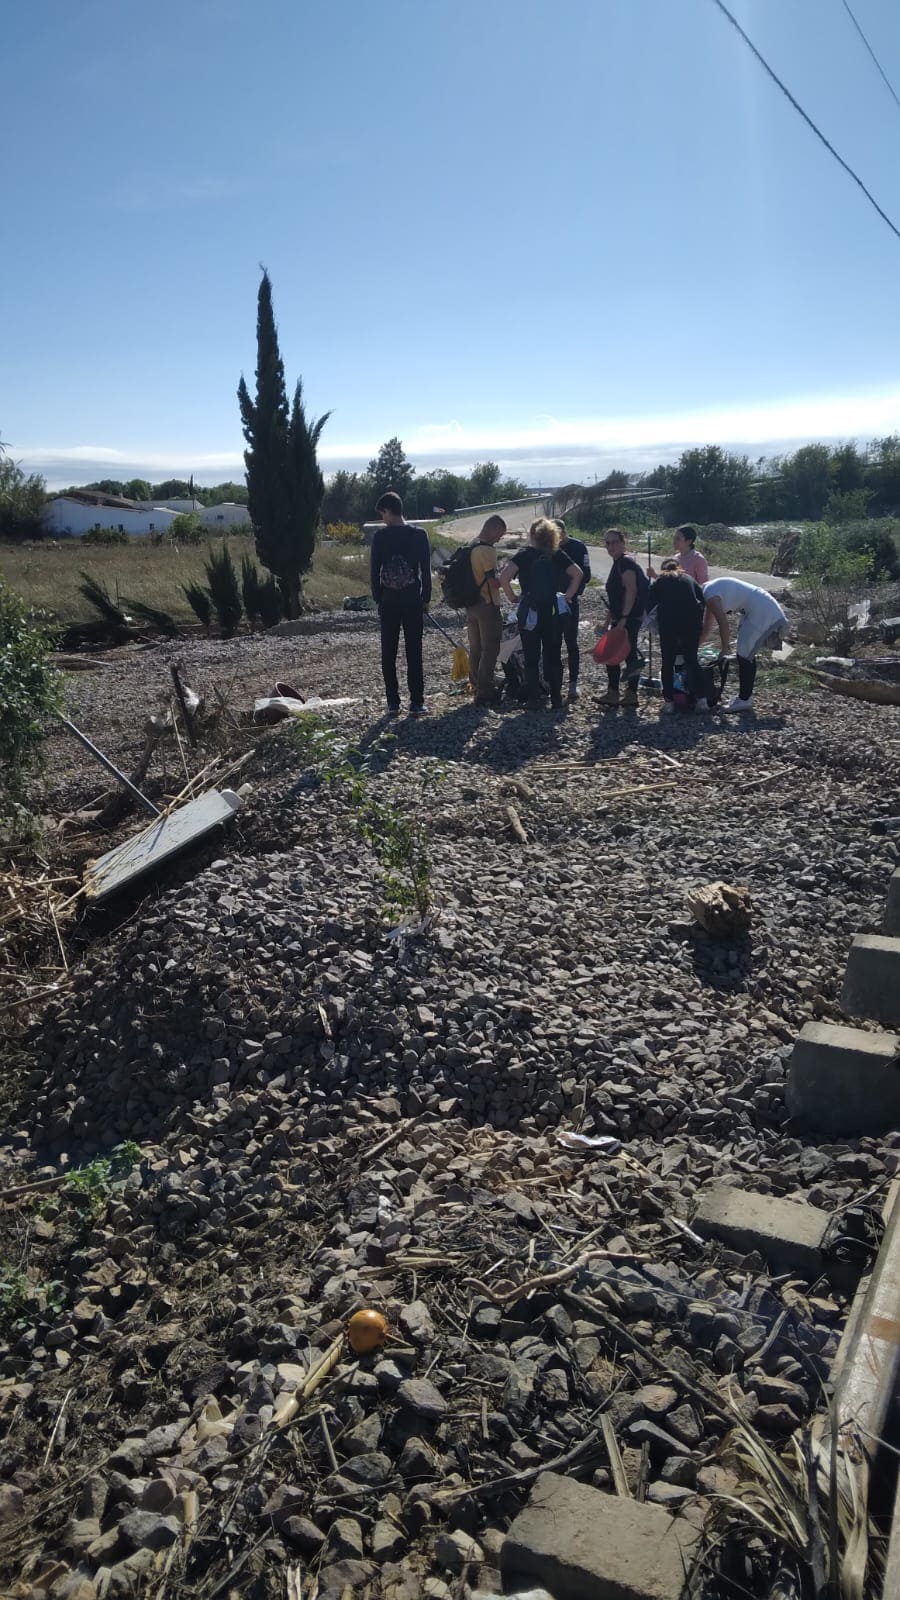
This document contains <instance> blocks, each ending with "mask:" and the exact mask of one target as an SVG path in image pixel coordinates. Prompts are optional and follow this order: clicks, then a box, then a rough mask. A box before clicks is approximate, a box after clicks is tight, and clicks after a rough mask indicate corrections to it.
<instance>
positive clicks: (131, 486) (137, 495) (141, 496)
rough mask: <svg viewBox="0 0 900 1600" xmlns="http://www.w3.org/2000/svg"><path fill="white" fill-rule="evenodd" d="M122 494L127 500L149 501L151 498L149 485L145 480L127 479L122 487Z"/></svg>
mask: <svg viewBox="0 0 900 1600" xmlns="http://www.w3.org/2000/svg"><path fill="white" fill-rule="evenodd" d="M122 493H123V494H124V496H125V498H126V499H127V500H149V499H150V498H151V494H150V485H149V483H148V482H147V479H146V478H129V480H128V482H127V483H124V484H123V485H122Z"/></svg>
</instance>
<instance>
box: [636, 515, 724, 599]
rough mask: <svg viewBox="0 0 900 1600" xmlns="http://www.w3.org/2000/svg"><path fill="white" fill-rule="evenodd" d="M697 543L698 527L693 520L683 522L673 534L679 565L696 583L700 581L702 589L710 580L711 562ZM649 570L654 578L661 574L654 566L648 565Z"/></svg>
mask: <svg viewBox="0 0 900 1600" xmlns="http://www.w3.org/2000/svg"><path fill="white" fill-rule="evenodd" d="M696 543H697V529H696V528H695V527H694V525H693V523H691V522H684V523H682V525H681V527H680V528H676V529H675V532H674V533H673V535H672V544H673V546H674V549H675V555H676V557H677V558H678V565H679V567H680V568H681V570H682V572H686V573H687V575H688V577H689V578H693V580H694V582H695V583H699V585H700V587H701V589H702V588H703V585H704V584H705V583H708V581H709V564H708V562H707V559H706V557H705V556H702V555H701V554H700V551H699V550H697V549H696V548H695V546H696ZM647 571H648V573H649V575H650V578H651V579H652V580H655V579H656V578H657V577H658V576H659V574H658V573H657V571H656V570H655V568H654V567H648V568H647Z"/></svg>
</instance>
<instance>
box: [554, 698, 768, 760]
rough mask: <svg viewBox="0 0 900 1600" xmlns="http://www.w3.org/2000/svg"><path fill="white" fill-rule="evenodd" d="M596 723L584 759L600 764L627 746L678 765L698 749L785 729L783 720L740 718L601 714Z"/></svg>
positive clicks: (612, 712) (719, 748)
mask: <svg viewBox="0 0 900 1600" xmlns="http://www.w3.org/2000/svg"><path fill="white" fill-rule="evenodd" d="M598 718H599V720H598V721H597V723H596V724H595V726H594V727H593V728H592V729H591V732H590V736H589V741H588V746H587V750H586V751H585V759H586V760H588V761H602V760H605V759H609V758H611V757H613V756H617V755H619V754H620V753H621V751H623V750H627V749H628V747H629V746H631V745H635V746H637V747H638V748H640V749H644V750H655V751H656V752H657V753H658V754H660V755H662V756H663V757H665V756H670V757H671V758H672V760H674V761H677V760H678V758H679V756H682V755H685V754H687V753H688V752H689V751H691V750H693V749H694V747H695V746H697V745H711V744H714V745H715V746H716V749H717V751H720V750H721V745H722V741H723V740H729V739H733V738H734V737H735V736H736V735H737V736H741V737H744V738H746V737H748V736H749V735H751V734H753V733H754V732H762V731H766V732H771V731H773V730H777V729H779V728H783V727H784V718H783V717H742V716H725V715H724V714H723V715H721V716H712V717H701V716H681V715H679V714H678V713H676V714H675V715H674V716H671V717H662V718H660V719H659V720H653V721H648V720H647V719H646V718H644V717H640V716H637V715H636V714H635V713H634V712H629V711H622V710H619V711H601V712H598Z"/></svg>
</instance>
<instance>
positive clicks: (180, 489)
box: [62, 478, 247, 506]
mask: <svg viewBox="0 0 900 1600" xmlns="http://www.w3.org/2000/svg"><path fill="white" fill-rule="evenodd" d="M72 489H74V490H76V491H77V490H84V489H96V490H97V492H98V493H99V494H117V495H120V496H121V498H122V499H123V500H149V501H151V502H154V503H157V504H158V503H159V501H160V500H191V499H194V500H196V502H197V504H198V506H221V505H224V504H225V503H226V502H227V503H228V504H229V505H236V506H245V505H246V504H247V485H246V484H245V483H216V484H214V485H213V487H212V488H211V489H201V488H200V487H198V485H197V484H191V483H190V482H189V481H188V479H186V478H164V479H163V481H162V483H149V482H148V481H147V479H146V478H124V479H123V478H99V479H98V480H97V482H96V483H73V484H70V486H69V489H64V490H63V491H62V492H63V494H68V493H69V492H70V490H72Z"/></svg>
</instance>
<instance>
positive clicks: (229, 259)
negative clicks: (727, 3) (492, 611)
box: [0, 0, 900, 484]
mask: <svg viewBox="0 0 900 1600" xmlns="http://www.w3.org/2000/svg"><path fill="white" fill-rule="evenodd" d="M853 4H854V10H855V12H856V15H857V16H858V18H859V20H860V23H861V24H862V26H863V27H864V29H865V30H866V32H867V34H868V37H869V39H870V41H871V42H872V44H873V46H874V48H875V49H876V51H877V52H878V54H879V56H880V59H881V61H882V63H883V65H884V67H885V69H886V70H887V72H888V75H889V76H890V77H891V78H892V79H893V81H894V83H895V86H897V87H898V91H900V6H898V5H897V3H896V0H853ZM732 6H733V9H734V10H735V12H736V14H737V16H738V17H739V19H740V21H741V22H742V24H743V25H744V26H745V27H746V28H747V31H748V32H749V33H750V34H751V36H752V37H753V38H754V40H755V41H756V43H757V44H758V46H759V48H760V49H761V50H762V51H763V53H764V54H765V55H766V56H767V57H768V58H769V59H770V60H771V62H772V64H773V66H774V67H775V69H776V70H777V71H778V72H780V73H781V75H782V76H783V77H784V78H785V80H786V81H787V83H788V85H789V87H790V88H791V89H792V91H793V93H794V94H795V95H796V96H797V98H798V99H799V100H800V102H801V104H803V105H804V106H805V108H806V109H807V110H808V112H809V113H810V115H811V116H813V117H814V119H815V120H817V121H818V122H819V124H820V126H821V127H822V128H823V130H824V132H825V133H826V134H827V135H828V137H829V138H830V139H831V140H832V142H833V143H834V144H835V145H836V147H837V148H838V149H839V150H840V152H841V153H842V154H843V155H844V157H845V159H846V160H848V161H849V162H850V164H851V165H852V166H854V167H856V169H857V170H858V171H859V173H860V175H861V176H862V178H863V179H864V181H865V182H866V183H867V185H868V186H869V188H870V189H871V190H872V191H873V192H874V194H875V196H876V198H877V199H878V200H879V202H880V204H881V205H882V206H883V207H884V209H885V210H886V211H887V212H888V213H889V214H891V215H892V216H893V217H894V220H895V221H897V223H898V225H900V109H898V108H897V106H896V105H895V104H894V102H893V101H892V99H891V97H890V95H889V93H888V91H887V89H886V88H885V86H884V85H883V83H882V82H881V79H880V78H879V77H878V74H877V72H876V69H875V67H874V65H873V64H872V62H871V60H870V59H869V57H868V56H867V55H866V53H865V50H864V48H863V45H862V43H861V41H860V40H859V38H858V37H857V35H856V34H855V32H854V30H853V27H852V23H851V21H850V18H849V17H848V16H847V13H846V11H845V9H844V7H843V5H842V3H841V0H732ZM3 43H4V58H5V67H4V95H3V103H2V106H0V132H2V135H3V141H2V147H3V149H4V153H5V161H4V167H5V170H4V208H3V209H4V215H5V218H6V220H7V223H8V224H9V223H11V226H8V227H7V229H6V230H4V231H5V233H6V236H7V237H6V243H5V245H4V248H3V250H2V252H0V305H2V307H3V311H2V339H0V433H2V436H3V438H4V440H6V441H8V442H9V443H10V445H11V447H12V449H13V453H14V454H15V455H16V456H17V457H18V458H20V459H22V460H23V461H25V462H26V464H28V465H31V466H35V467H38V468H39V469H40V470H43V471H44V472H45V473H46V475H47V477H48V480H49V481H50V483H51V484H59V483H68V482H77V481H85V480H86V479H88V478H90V477H93V476H97V475H104V476H116V477H118V476H131V475H132V474H133V473H136V472H140V473H143V474H145V475H147V476H150V477H162V476H164V475H167V474H169V473H170V472H178V473H182V472H184V473H187V472H188V471H190V470H193V471H194V472H195V474H196V476H197V478H198V480H199V481H215V480H217V479H219V478H222V477H226V476H231V475H239V474H240V471H241V460H240V451H241V446H242V441H241V435H240V426H239V419H238V411H237V403H236V399H235V387H236V384H237V380H238V377H239V376H240V373H241V371H242V370H243V371H245V372H246V373H247V375H248V377H250V376H252V371H253V366H254V360H255V299H256V290H257V286H258V281H259V263H260V262H264V263H265V264H266V265H267V266H268V268H269V271H270V274H271V277H272V281H273V285H274V293H275V305H276V313H277V317H278V322H279V330H280V336H281V344H282V352H283V355H284V358H285V363H286V367H287V372H288V377H289V380H290V381H293V379H294V378H295V377H296V376H297V375H298V374H302V376H303V379H304V385H305V390H306V394H307V398H308V402H309V404H310V407H311V409H312V410H313V411H314V412H316V413H318V412H320V411H324V410H332V411H333V413H334V414H333V417H332V419H331V421H330V422H329V423H328V426H327V428H326V431H325V434H324V435H323V448H322V456H323V464H324V466H325V468H326V470H330V469H331V468H333V467H334V466H336V465H343V464H347V465H359V464H360V463H364V462H365V460H366V459H367V458H368V456H369V455H370V454H372V453H373V451H374V450H375V448H376V447H377V446H378V444H379V443H380V442H381V441H382V440H384V439H386V438H388V437H389V436H391V435H393V434H399V435H400V437H401V438H402V439H403V440H404V443H405V444H406V447H407V452H408V453H409V454H410V456H411V457H412V458H413V459H414V460H415V461H416V463H417V465H418V466H419V467H421V468H423V469H424V468H429V467H434V466H439V465H451V464H452V465H456V464H459V465H465V464H467V463H470V462H471V461H473V460H475V459H485V458H486V457H488V456H490V457H492V458H494V459H497V460H499V461H501V463H502V464H503V465H504V467H507V468H509V469H510V470H515V471H516V472H518V473H520V474H521V475H522V476H524V477H526V478H528V479H530V480H533V481H535V482H537V481H539V480H541V481H543V482H547V481H564V480H568V479H570V478H584V477H590V476H592V475H593V473H594V472H602V471H604V470H606V469H607V468H608V466H609V465H611V464H613V462H615V461H619V462H621V463H622V464H624V465H645V464H652V463H653V462H654V461H656V460H658V459H662V458H664V457H666V456H671V455H672V454H673V453H674V452H676V451H677V449H678V448H679V447H681V446H683V445H684V444H687V443H692V442H701V441H705V440H712V439H716V440H720V441H722V442H726V443H732V444H738V445H742V446H746V447H747V448H749V449H750V451H751V453H754V454H758V453H761V452H762V451H764V450H771V449H774V448H776V447H777V445H778V442H779V441H788V440H790V441H793V440H796V439H802V438H809V437H824V436H830V437H850V436H861V437H868V436H870V435H872V434H878V433H886V432H890V431H895V430H897V429H900V331H898V289H897V286H898V276H900V241H898V240H897V239H896V238H895V237H894V236H893V235H892V234H891V233H890V232H889V230H888V229H887V228H886V227H885V225H884V223H883V222H882V221H880V219H879V218H878V217H877V216H876V214H875V213H874V211H873V210H872V209H871V208H870V207H869V205H868V204H867V202H866V201H865V199H864V197H863V196H862V195H861V194H860V192H859V190H858V189H857V188H856V187H855V185H853V184H852V183H851V182H850V180H849V179H848V178H847V177H846V176H845V174H844V173H842V172H841V170H840V169H839V168H838V166H837V165H836V164H835V162H834V161H833V160H832V159H831V157H829V156H828V154H827V153H826V151H825V150H824V149H823V148H822V147H821V145H819V144H818V142H817V141H816V140H815V139H814V137H813V135H812V134H811V133H810V131H809V130H808V129H807V128H806V127H805V126H804V124H803V123H802V122H801V120H800V118H799V117H798V116H797V114H796V113H795V112H794V111H793V110H792V109H791V108H790V106H789V105H788V104H787V102H786V101H785V100H784V98H783V97H782V96H781V94H780V93H779V92H778V90H777V89H776V88H775V86H774V85H773V84H772V83H771V82H770V80H768V79H767V78H766V76H765V74H764V73H763V71H762V69H761V68H760V67H759V65H758V64H757V63H756V62H755V61H754V60H753V58H752V56H751V55H750V54H749V52H748V51H747V50H746V48H745V47H744V46H743V44H742V43H741V41H740V39H739V38H738V36H737V35H736V33H735V32H734V30H733V29H732V28H731V27H729V25H728V23H727V22H726V21H725V19H724V18H723V17H722V15H721V13H719V12H718V10H717V9H716V7H715V6H714V5H713V4H712V0H555V3H552V4H551V3H550V0H381V3H380V4H378V5H372V4H371V3H369V0H330V3H329V4H328V5H327V6H321V5H315V6H314V5H312V4H309V3H308V0H306V3H304V0H255V4H254V5H253V6H252V7H249V6H247V5H246V4H238V3H237V0H155V3H154V4H153V5H152V6H150V5H142V4H123V3H122V0H78V3H77V4H73V3H72V0H42V3H41V4H40V5H33V6H18V7H7V8H5V11H4V19H3Z"/></svg>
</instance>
